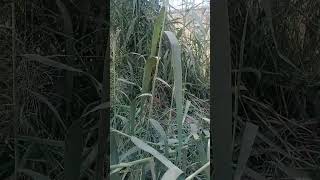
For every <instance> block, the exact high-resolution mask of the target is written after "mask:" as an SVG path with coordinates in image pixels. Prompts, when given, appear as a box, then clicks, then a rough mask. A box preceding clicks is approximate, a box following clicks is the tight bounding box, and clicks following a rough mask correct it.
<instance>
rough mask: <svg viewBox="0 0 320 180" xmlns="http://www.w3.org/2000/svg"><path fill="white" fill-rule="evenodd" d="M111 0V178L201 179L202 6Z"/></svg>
mask: <svg viewBox="0 0 320 180" xmlns="http://www.w3.org/2000/svg"><path fill="white" fill-rule="evenodd" d="M112 7H114V8H113V9H112V10H111V17H112V19H111V22H112V24H111V47H112V48H111V49H112V54H111V56H112V70H111V71H112V86H113V89H112V110H113V111H112V112H113V114H112V120H111V126H112V128H111V132H112V134H111V138H112V139H111V142H112V143H111V144H110V146H111V147H110V148H111V152H110V154H111V171H112V172H111V175H112V178H114V179H116V178H117V179H120V177H129V178H131V179H140V178H141V179H161V178H162V179H176V178H178V176H179V175H180V174H181V173H182V172H183V173H184V174H183V175H181V176H180V177H179V178H183V177H184V178H188V177H187V176H190V177H189V178H191V177H194V178H197V179H209V177H210V175H209V168H207V167H208V165H209V156H208V153H209V146H208V142H209V138H210V133H209V122H210V121H209V77H208V76H209V53H208V52H209V24H208V23H209V22H207V24H203V22H201V21H200V19H201V18H203V17H201V18H200V16H204V15H205V14H201V11H200V13H199V12H197V11H196V10H197V8H196V7H195V4H191V5H185V8H187V9H188V11H189V12H187V11H181V10H180V11H179V10H175V11H173V10H172V8H173V7H171V10H169V8H170V6H169V4H166V3H164V4H163V7H161V6H160V4H158V3H157V2H156V1H154V2H153V1H129V2H128V1H125V0H120V1H112ZM200 10H201V9H200ZM207 10H209V9H208V7H207ZM202 13H203V12H202ZM207 13H208V12H207ZM206 15H207V18H208V16H209V14H206ZM195 16H197V18H198V19H197V18H194V17H195ZM190 17H193V18H190ZM199 25H201V28H200V30H199V29H198V26H199ZM137 138H138V139H137ZM148 158H151V159H148ZM201 167H202V168H204V170H201V171H199V172H200V173H199V172H196V171H197V170H198V169H199V168H201ZM150 170H151V171H150ZM149 172H151V173H149Z"/></svg>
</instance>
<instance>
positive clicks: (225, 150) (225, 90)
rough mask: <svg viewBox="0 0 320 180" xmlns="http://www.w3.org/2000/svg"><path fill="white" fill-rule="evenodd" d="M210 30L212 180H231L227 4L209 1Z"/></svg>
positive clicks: (230, 107) (224, 1)
mask: <svg viewBox="0 0 320 180" xmlns="http://www.w3.org/2000/svg"><path fill="white" fill-rule="evenodd" d="M210 26H211V27H210V59H211V60H210V61H211V63H210V119H211V120H212V121H211V122H212V123H211V124H210V130H211V143H210V144H211V147H212V151H211V152H212V156H211V157H212V158H211V162H212V163H211V168H210V170H211V173H213V174H212V175H211V177H213V179H215V180H232V163H231V162H232V147H231V142H232V90H231V55H230V52H231V47H230V31H229V16H228V1H227V0H211V1H210ZM212 166H213V167H212Z"/></svg>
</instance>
